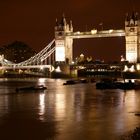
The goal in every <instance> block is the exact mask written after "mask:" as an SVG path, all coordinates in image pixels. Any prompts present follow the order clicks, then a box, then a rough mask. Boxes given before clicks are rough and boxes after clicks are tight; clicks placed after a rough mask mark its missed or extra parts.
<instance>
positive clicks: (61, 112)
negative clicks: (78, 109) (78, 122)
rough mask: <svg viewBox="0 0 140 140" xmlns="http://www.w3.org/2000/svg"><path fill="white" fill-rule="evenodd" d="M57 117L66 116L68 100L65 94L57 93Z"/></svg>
mask: <svg viewBox="0 0 140 140" xmlns="http://www.w3.org/2000/svg"><path fill="white" fill-rule="evenodd" d="M55 106H56V108H55V109H56V110H55V113H56V118H59V119H63V118H64V117H65V113H66V110H65V109H66V100H65V94H56V103H55Z"/></svg>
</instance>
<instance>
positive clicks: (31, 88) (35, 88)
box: [16, 85, 47, 92]
mask: <svg viewBox="0 0 140 140" xmlns="http://www.w3.org/2000/svg"><path fill="white" fill-rule="evenodd" d="M46 89H47V87H45V86H43V85H37V86H28V87H19V88H16V92H19V91H27V90H34V91H36V90H46Z"/></svg>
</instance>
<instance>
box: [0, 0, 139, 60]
mask: <svg viewBox="0 0 140 140" xmlns="http://www.w3.org/2000/svg"><path fill="white" fill-rule="evenodd" d="M132 1H133V2H132ZM133 10H135V11H138V12H139V14H140V0H51V1H47V0H27V1H26V0H0V46H2V45H6V44H9V43H12V42H13V41H15V40H17V41H23V42H25V43H26V44H28V45H29V46H30V47H32V48H33V49H35V50H36V51H40V50H41V49H43V48H44V47H45V46H46V45H47V44H48V43H49V42H50V41H51V40H52V39H53V38H54V26H55V20H56V18H58V20H59V19H61V17H62V14H63V13H64V14H65V16H66V18H67V19H68V20H72V21H73V26H74V31H90V30H91V29H93V28H97V29H98V28H100V27H99V24H100V23H103V28H104V29H124V19H125V14H126V13H127V12H132V11H133ZM81 53H83V54H84V55H86V56H89V55H91V56H93V58H94V59H104V60H107V61H109V60H119V59H120V55H121V54H123V55H124V54H125V38H124V37H121V38H104V39H101V38H98V39H79V40H74V57H76V56H78V55H80V54H81Z"/></svg>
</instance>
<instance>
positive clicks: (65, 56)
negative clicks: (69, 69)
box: [55, 15, 73, 64]
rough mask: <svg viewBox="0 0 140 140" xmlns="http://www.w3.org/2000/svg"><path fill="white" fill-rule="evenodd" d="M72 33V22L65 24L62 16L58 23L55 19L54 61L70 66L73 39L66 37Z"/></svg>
mask: <svg viewBox="0 0 140 140" xmlns="http://www.w3.org/2000/svg"><path fill="white" fill-rule="evenodd" d="M72 32H73V25H72V21H70V23H67V21H66V18H65V16H64V15H63V17H62V19H61V21H60V22H58V21H57V19H56V26H55V61H56V62H65V63H67V64H70V63H71V62H72V60H73V39H72V38H69V37H67V36H66V34H68V33H72Z"/></svg>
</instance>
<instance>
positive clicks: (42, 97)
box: [39, 94, 45, 121]
mask: <svg viewBox="0 0 140 140" xmlns="http://www.w3.org/2000/svg"><path fill="white" fill-rule="evenodd" d="M44 115H45V94H40V95H39V119H40V120H41V121H44Z"/></svg>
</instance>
